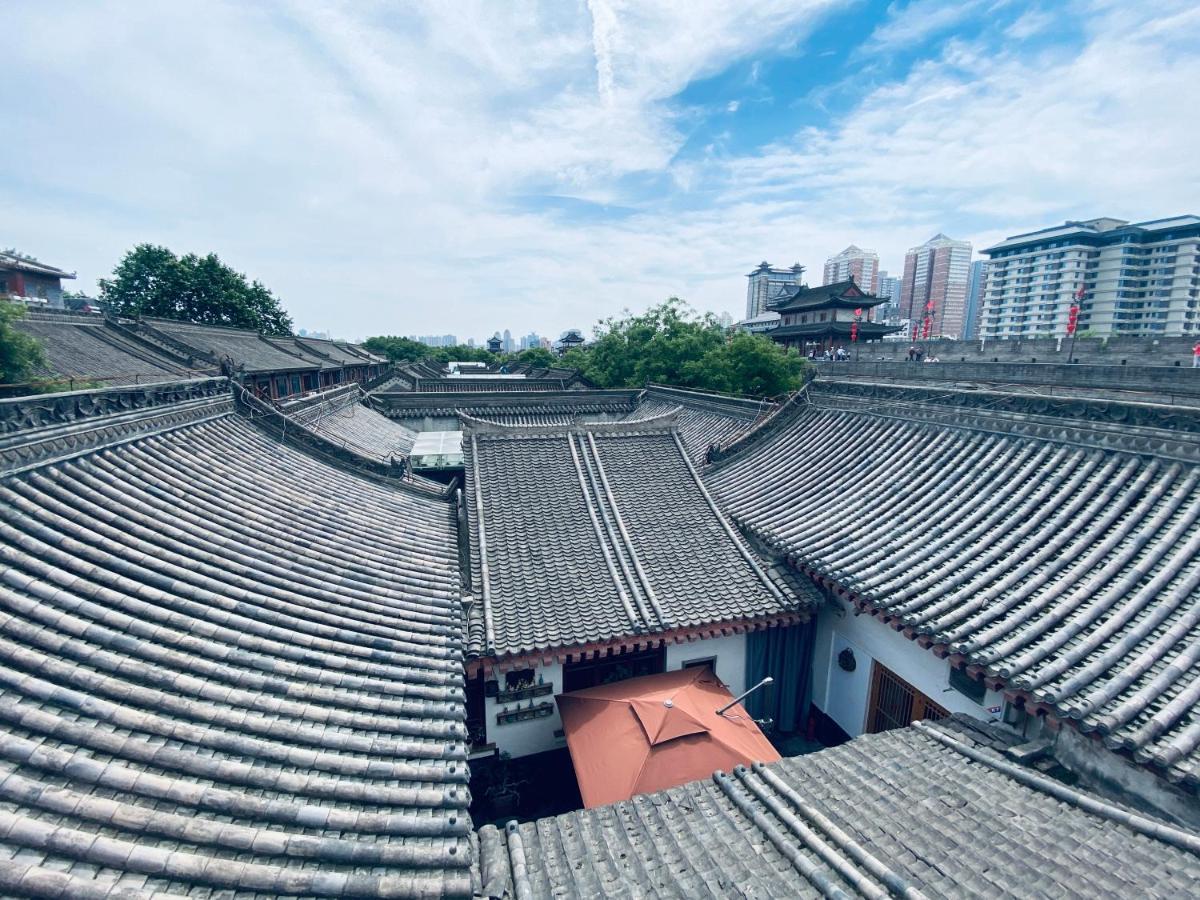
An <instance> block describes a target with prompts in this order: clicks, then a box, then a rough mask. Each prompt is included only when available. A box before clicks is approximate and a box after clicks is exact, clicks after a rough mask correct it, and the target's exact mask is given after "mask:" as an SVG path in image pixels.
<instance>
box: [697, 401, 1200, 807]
mask: <svg viewBox="0 0 1200 900" xmlns="http://www.w3.org/2000/svg"><path fill="white" fill-rule="evenodd" d="M810 392H811V393H810V396H809V399H807V400H803V399H799V400H797V401H794V402H793V403H792V404H791V405H790V407H789V409H788V410H787V413H786V414H781V415H779V416H777V417H776V418H775V420H774V422H773V424H772V425H771V426H770V427H767V428H764V429H762V430H760V431H757V432H751V433H750V434H749V435H747V436H746V437H745V438H743V439H742V445H741V446H742V449H741V450H740V452H738V447H737V446H736V445H735V447H733V448H731V451H732V452H733V455H732V456H731V457H730V458H729V459H728V460H727V461H725V462H719V463H718V464H717V465H715V466H714V467H713V468H712V469H710V470H709V472H708V474H707V481H708V484H709V485H710V486H711V488H712V489H713V491H714V492H715V493H716V494H717V495H718V496H719V497H720V498H721V500H722V501H723V505H724V508H725V509H726V510H727V512H728V513H729V514H730V516H731V517H732V518H733V519H734V520H735V521H737V522H738V523H739V524H740V525H743V526H745V527H747V528H749V529H750V530H752V531H753V532H754V533H755V534H756V535H757V536H759V537H760V538H761V539H762V540H763V541H764V542H765V543H766V544H767V545H768V546H770V547H772V548H773V549H775V550H776V551H777V552H781V553H785V554H787V555H788V556H789V558H790V559H791V561H792V562H793V564H794V565H796V566H797V567H799V568H801V569H802V570H804V571H806V572H808V573H810V574H813V575H816V576H818V577H822V578H825V579H827V580H829V581H830V582H831V583H833V584H835V585H836V586H839V587H840V588H841V589H844V590H846V591H848V593H849V595H850V597H851V599H853V600H855V601H856V602H858V603H859V604H861V605H863V606H865V607H866V608H869V609H871V610H873V611H875V612H876V613H877V614H878V615H880V616H881V617H882V618H884V619H885V621H890V622H892V623H893V624H894V625H895V626H896V627H897V628H903V629H904V630H905V633H906V634H909V635H910V636H912V637H915V638H918V639H920V640H921V641H922V642H923V643H925V644H927V645H932V646H933V649H935V650H937V651H939V652H945V653H948V654H950V655H951V659H952V661H955V662H960V663H963V664H965V665H967V666H969V667H979V668H980V669H982V670H983V672H984V673H986V674H987V675H988V676H990V678H992V679H995V680H997V681H998V682H1000V683H1002V684H1003V685H1004V686H1005V687H1006V688H1007V689H1009V690H1011V691H1014V692H1024V695H1025V696H1026V697H1027V698H1028V701H1027V702H1028V703H1030V704H1032V705H1033V706H1034V707H1035V708H1038V709H1039V710H1041V711H1044V712H1048V713H1050V714H1052V715H1053V716H1055V717H1058V718H1060V719H1064V720H1069V721H1072V722H1074V723H1075V724H1076V725H1077V726H1078V727H1079V728H1080V729H1082V730H1083V731H1085V732H1095V733H1096V734H1097V735H1099V736H1103V738H1104V741H1105V743H1107V744H1108V746H1109V747H1111V748H1113V749H1116V750H1122V751H1127V752H1129V753H1130V754H1132V756H1133V757H1134V758H1135V759H1136V760H1137V761H1139V762H1143V763H1148V764H1151V765H1152V766H1154V767H1156V768H1157V770H1158V771H1159V772H1160V773H1164V774H1166V775H1167V776H1168V777H1169V778H1170V779H1172V780H1176V781H1183V782H1185V783H1186V784H1188V785H1189V786H1191V787H1193V788H1194V787H1195V786H1196V785H1197V784H1200V719H1198V718H1197V712H1196V710H1197V701H1198V700H1200V413H1198V412H1196V411H1194V410H1193V411H1186V410H1175V409H1167V408H1156V407H1149V406H1140V407H1139V406H1128V405H1123V404H1116V403H1102V402H1097V401H1083V400H1061V401H1060V400H1053V399H1046V398H1030V397H1027V396H1018V395H1004V394H991V393H986V392H982V391H979V392H970V393H958V394H956V393H955V392H953V391H938V390H923V389H905V388H895V389H884V388H881V387H874V388H873V387H871V386H862V385H849V384H846V385H839V384H822V383H820V382H818V383H815V384H814V385H812V386H811V387H810Z"/></svg>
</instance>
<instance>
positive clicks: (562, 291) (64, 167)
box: [0, 0, 1200, 338]
mask: <svg viewBox="0 0 1200 900" xmlns="http://www.w3.org/2000/svg"><path fill="white" fill-rule="evenodd" d="M1193 7H1194V4H1191V3H1185V2H1181V0H1162V2H1160V3H1155V4H1113V3H1107V2H1101V0H1080V2H1079V3H1077V4H1041V5H1034V4H1032V3H1030V2H1012V3H1003V4H984V3H978V2H952V0H919V2H905V0H896V2H890V0H864V2H855V3H851V2H849V0H798V2H789V3H781V2H779V0H746V2H744V3H738V4H727V3H716V2H715V0H694V2H690V3H675V4H670V3H663V4H655V5H653V7H652V8H649V7H648V8H643V6H642V5H641V4H629V5H617V4H613V3H611V2H609V0H595V2H591V3H587V4H583V3H578V4H543V5H537V4H529V5H526V4H513V5H507V4H497V5H494V6H491V7H489V8H488V10H487V12H486V14H483V13H480V12H479V11H478V10H473V9H472V8H471V7H469V6H465V5H462V4H450V3H413V4H405V5H403V6H400V7H394V8H393V7H391V6H386V7H373V6H370V5H358V4H350V5H336V4H324V5H311V4H294V5H289V6H283V5H279V6H276V5H273V4H267V5H265V6H264V5H260V4H237V3H232V2H229V0H213V2H212V3H209V4H205V5H204V7H203V14H202V15H199V14H197V10H196V8H195V7H194V6H192V5H190V4H187V3H166V4H124V5H123V6H122V9H121V15H120V16H119V17H116V16H113V14H112V12H111V10H109V9H108V8H106V7H105V6H104V5H103V4H87V3H82V2H77V0H64V2H62V3H55V4H37V3H15V4H8V5H6V7H5V11H4V29H5V37H6V38H7V40H6V42H5V48H6V58H5V61H6V64H7V65H6V68H5V79H6V82H5V83H6V87H7V88H8V90H7V92H6V96H7V97H8V99H9V102H8V104H7V106H6V121H7V122H8V124H9V131H10V133H11V135H12V136H13V137H12V139H10V140H6V141H4V142H2V143H0V172H4V173H6V175H7V177H0V209H2V210H4V211H5V212H6V213H7V214H8V215H6V216H5V225H4V229H5V235H4V238H3V241H2V242H0V243H2V244H3V245H4V246H16V247H18V248H19V249H22V250H24V251H26V252H29V253H32V254H34V255H36V256H38V257H39V258H40V259H43V260H46V261H49V262H50V263H52V264H54V265H61V266H66V267H67V268H68V269H69V270H71V271H74V272H76V273H77V276H78V277H77V280H76V281H74V282H72V287H73V289H75V290H78V291H82V292H83V293H85V294H89V295H94V294H95V293H96V282H97V279H99V278H104V277H109V276H110V274H111V272H112V270H113V268H114V267H115V266H116V264H117V263H118V261H119V260H120V259H121V257H122V256H123V255H124V254H125V253H126V252H127V251H128V250H129V249H130V248H132V247H134V246H135V245H137V244H139V243H143V242H149V243H154V244H162V245H165V246H167V247H170V248H171V249H172V250H173V251H175V252H176V253H180V254H182V253H189V252H195V253H200V254H205V253H208V252H215V253H217V254H219V255H220V257H221V259H222V260H223V261H225V262H226V263H227V264H228V265H230V266H232V267H233V268H234V269H236V270H237V271H239V272H242V273H245V274H246V276H247V277H248V278H250V279H253V280H258V281H260V282H262V283H263V284H265V285H266V286H267V287H269V288H270V289H271V291H272V292H273V293H274V294H275V295H276V296H278V297H279V298H280V299H281V301H282V303H283V305H284V307H285V308H286V309H287V311H288V312H289V314H290V315H291V316H292V318H293V320H294V321H295V322H297V323H310V322H311V323H318V326H317V327H318V328H319V329H320V330H322V331H328V332H330V333H331V334H336V335H339V336H346V337H355V336H368V335H375V334H385V335H386V334H393V335H395V334H439V333H445V332H456V333H461V332H463V331H466V330H467V329H468V328H470V331H471V332H472V333H473V334H475V335H476V336H477V338H482V337H483V336H484V334H485V329H486V327H487V325H488V323H496V324H499V323H505V324H506V327H508V328H509V329H510V330H511V331H512V333H513V334H514V335H523V334H527V333H528V332H529V331H531V330H533V331H537V332H538V333H539V334H545V335H551V336H553V335H556V334H559V333H560V332H561V331H562V330H563V329H566V328H569V327H578V326H580V325H582V327H584V328H585V329H586V330H587V331H588V332H590V330H591V327H592V325H594V324H595V323H596V322H597V321H599V320H602V319H605V318H607V317H608V316H613V315H620V313H621V311H622V310H623V309H625V308H630V309H632V310H635V311H639V310H643V309H645V308H646V307H648V306H650V305H652V304H654V303H658V302H661V301H662V300H664V299H666V298H667V297H670V296H679V297H682V298H683V299H685V300H687V301H688V302H689V303H691V304H692V305H693V306H694V307H695V308H697V309H699V310H705V311H711V312H714V313H718V314H719V313H721V312H729V313H731V314H732V315H733V316H735V317H736V318H742V316H743V313H744V311H745V291H746V287H745V286H746V278H745V275H746V272H748V271H749V270H750V269H751V268H752V267H753V266H754V265H755V264H756V263H757V262H758V261H759V260H762V259H767V260H772V261H773V262H774V263H775V264H776V265H780V266H789V265H791V263H793V262H795V261H797V260H799V262H800V263H802V264H803V265H805V266H808V267H809V280H810V282H811V283H816V282H818V281H819V280H820V278H821V273H820V267H821V265H822V263H823V261H824V260H825V259H826V258H827V257H828V256H829V255H830V254H835V253H837V252H839V251H840V250H841V249H843V248H845V247H847V246H848V245H850V244H856V245H857V246H859V247H868V248H871V249H873V250H875V251H876V253H877V254H878V255H879V260H880V268H883V269H887V270H888V271H890V272H893V273H897V272H898V271H899V266H900V263H901V261H902V260H903V258H904V253H905V251H906V250H907V249H908V248H909V247H913V246H916V245H918V244H920V243H921V242H923V241H925V240H926V239H928V237H929V236H930V235H932V234H936V233H938V232H939V231H940V232H944V233H946V234H949V235H952V236H954V237H955V238H961V239H963V240H969V241H971V243H972V244H973V245H974V246H975V247H977V248H978V247H987V246H992V245H994V244H995V243H997V242H999V241H1001V240H1003V239H1004V238H1005V237H1007V236H1008V235H1013V234H1020V233H1024V232H1028V231H1030V230H1034V229H1037V228H1040V227H1044V226H1045V224H1046V223H1052V222H1063V221H1067V220H1082V219H1088V218H1093V217H1095V216H1099V215H1107V216H1116V217H1119V218H1122V219H1127V220H1130V221H1144V220H1147V219H1152V218H1155V217H1158V216H1162V215H1172V214H1174V213H1175V212H1176V211H1177V210H1178V206H1179V205H1180V186H1181V185H1187V184H1191V183H1193V182H1194V180H1195V175H1194V165H1195V164H1194V155H1195V149H1194V148H1195V147H1196V146H1197V145H1198V144H1200V122H1198V121H1197V119H1196V117H1195V116H1188V115H1184V114H1181V113H1180V107H1179V98H1180V97H1186V96H1189V95H1190V92H1191V90H1192V86H1193V85H1195V84H1196V83H1198V82H1200V51H1198V50H1197V48H1198V47H1200V17H1198V16H1196V15H1195V14H1194V9H1193ZM651 9H652V10H653V11H650V10H651ZM56 48H57V49H58V50H59V51H61V52H56ZM114 59H115V60H121V65H113V64H112V60H114ZM1097 110H1102V111H1103V112H1102V114H1098V113H1097V112H1096V111H1097ZM1048 111H1053V115H1050V113H1049V112H1048ZM214 122H219V123H220V125H219V127H216V126H214V124H213V123H214ZM480 135H483V136H486V137H484V138H483V139H480V138H479V136H480ZM1030 148H1036V151H1037V152H1036V153H1032V152H1031V151H1030ZM1082 148H1086V151H1085V150H1084V149H1082ZM1131 161H1138V162H1139V163H1140V164H1138V165H1131V164H1130V162H1131ZM1151 163H1152V164H1151ZM1183 199H1184V204H1183V205H1184V206H1185V207H1186V196H1185V197H1184V198H1183ZM1184 211H1187V212H1200V211H1198V210H1186V209H1185V210H1184ZM552 287H553V288H554V289H553V290H551V288H552ZM474 323H480V324H479V325H475V324H474ZM486 333H488V334H490V331H488V332H486Z"/></svg>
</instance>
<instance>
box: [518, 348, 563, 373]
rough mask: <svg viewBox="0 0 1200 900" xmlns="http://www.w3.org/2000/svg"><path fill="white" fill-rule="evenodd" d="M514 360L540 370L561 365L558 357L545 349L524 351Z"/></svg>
mask: <svg viewBox="0 0 1200 900" xmlns="http://www.w3.org/2000/svg"><path fill="white" fill-rule="evenodd" d="M514 359H515V360H516V361H517V362H519V363H525V364H526V365H530V366H536V367H538V368H547V369H548V368H551V367H552V366H557V365H561V363H559V361H558V357H557V356H555V355H554V354H553V353H551V352H550V351H549V350H547V349H546V348H545V347H530V348H529V349H527V350H522V351H521V352H520V353H518V354H517V355H516V356H515V357H514Z"/></svg>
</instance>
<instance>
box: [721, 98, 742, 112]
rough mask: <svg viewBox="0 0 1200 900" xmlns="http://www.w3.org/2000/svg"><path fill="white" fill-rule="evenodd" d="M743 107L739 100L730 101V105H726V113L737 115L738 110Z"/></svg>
mask: <svg viewBox="0 0 1200 900" xmlns="http://www.w3.org/2000/svg"><path fill="white" fill-rule="evenodd" d="M741 105H742V104H741V103H739V102H738V101H737V100H730V101H729V102H728V103H726V104H725V112H730V113H735V112H737V111H738V109H739V108H740V107H741Z"/></svg>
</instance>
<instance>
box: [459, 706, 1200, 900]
mask: <svg viewBox="0 0 1200 900" xmlns="http://www.w3.org/2000/svg"><path fill="white" fill-rule="evenodd" d="M988 737H989V736H988V735H987V734H986V733H981V732H979V731H978V730H976V728H975V727H973V726H972V725H971V724H970V723H969V722H963V721H960V720H957V719H953V720H947V721H945V722H941V723H938V724H936V725H931V724H922V725H920V726H913V727H911V728H905V729H900V730H897V731H889V732H886V733H884V734H877V735H868V736H865V737H861V738H858V739H857V740H854V741H851V742H850V743H848V744H843V745H842V746H840V747H836V748H833V749H829V750H823V751H821V752H819V753H814V754H810V755H808V756H801V757H796V758H793V759H785V760H783V761H781V762H778V763H773V764H771V765H769V766H762V765H756V766H754V767H753V769H752V770H750V769H744V768H739V769H738V770H737V771H735V772H733V773H718V774H717V775H716V776H714V778H713V779H712V780H709V781H698V782H692V783H690V784H686V785H683V786H681V787H677V788H672V789H670V790H667V791H662V792H659V793H656V794H649V795H644V796H640V797H634V798H633V799H632V800H627V801H624V802H622V803H617V804H614V805H612V806H603V807H598V808H596V809H591V810H583V811H580V812H574V813H568V814H567V815H562V816H558V817H556V818H552V819H542V820H539V821H537V822H527V823H524V824H521V825H517V824H516V823H515V822H514V823H512V824H510V825H509V826H508V828H507V829H506V830H504V831H500V830H498V829H496V828H495V827H494V826H487V827H485V828H483V829H481V831H480V835H479V838H480V881H481V883H482V886H483V890H482V894H483V896H487V897H516V898H525V897H550V896H586V897H602V896H609V897H613V896H619V897H663V898H667V897H678V898H689V900H692V898H705V897H712V898H725V897H761V898H775V897H821V896H825V897H860V896H865V897H873V898H886V897H888V896H904V897H909V898H914V900H915V898H920V897H930V898H932V897H947V898H958V897H1066V896H1071V897H1077V896H1087V897H1111V898H1128V897H1145V898H1175V897H1183V896H1192V895H1193V894H1194V893H1195V887H1196V884H1197V879H1200V855H1198V854H1200V837H1198V836H1197V835H1195V834H1191V833H1188V832H1183V831H1179V830H1177V829H1174V828H1171V827H1169V826H1165V825H1162V824H1161V823H1159V822H1157V821H1154V820H1149V819H1146V818H1143V817H1139V816H1135V815H1132V814H1130V813H1128V812H1126V811H1125V810H1123V809H1120V808H1117V807H1114V806H1111V805H1109V804H1106V803H1104V802H1102V801H1099V800H1097V799H1095V798H1094V797H1092V796H1090V795H1087V794H1082V793H1079V792H1076V791H1073V790H1071V789H1070V788H1066V787H1064V786H1063V785H1061V784H1059V783H1058V782H1054V781H1051V780H1049V779H1047V778H1045V777H1044V776H1041V775H1039V774H1035V773H1033V772H1031V771H1029V770H1027V769H1023V768H1021V767H1019V766H1016V765H1015V764H1013V763H1010V762H1008V761H1007V760H1005V759H1004V757H1003V756H1002V755H1001V754H1000V753H997V752H996V751H995V750H994V749H992V748H991V746H989V745H990V744H991V743H992V742H991V741H990V740H989V739H988Z"/></svg>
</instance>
